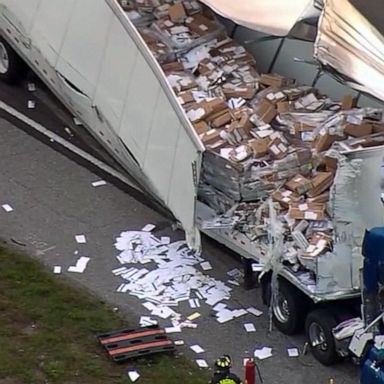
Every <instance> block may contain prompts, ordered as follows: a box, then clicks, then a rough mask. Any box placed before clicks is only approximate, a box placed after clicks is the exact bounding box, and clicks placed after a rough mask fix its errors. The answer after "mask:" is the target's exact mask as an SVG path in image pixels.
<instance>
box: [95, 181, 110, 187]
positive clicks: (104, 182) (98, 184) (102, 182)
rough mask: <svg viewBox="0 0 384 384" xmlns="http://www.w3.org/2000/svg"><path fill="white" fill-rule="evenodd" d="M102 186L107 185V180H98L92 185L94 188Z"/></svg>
mask: <svg viewBox="0 0 384 384" xmlns="http://www.w3.org/2000/svg"><path fill="white" fill-rule="evenodd" d="M102 185H107V182H106V181H105V180H98V181H94V182H93V183H92V186H93V187H101V186H102Z"/></svg>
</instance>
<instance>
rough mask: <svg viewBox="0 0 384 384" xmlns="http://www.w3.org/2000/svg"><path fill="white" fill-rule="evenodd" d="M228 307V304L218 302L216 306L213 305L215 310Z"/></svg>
mask: <svg viewBox="0 0 384 384" xmlns="http://www.w3.org/2000/svg"><path fill="white" fill-rule="evenodd" d="M226 307H227V304H224V303H219V304H216V305H215V306H214V307H213V310H214V311H217V312H219V311H221V310H222V309H224V308H226Z"/></svg>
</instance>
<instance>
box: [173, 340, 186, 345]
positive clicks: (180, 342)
mask: <svg viewBox="0 0 384 384" xmlns="http://www.w3.org/2000/svg"><path fill="white" fill-rule="evenodd" d="M174 344H175V345H184V340H176V341H175V342H174Z"/></svg>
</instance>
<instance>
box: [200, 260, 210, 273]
mask: <svg viewBox="0 0 384 384" xmlns="http://www.w3.org/2000/svg"><path fill="white" fill-rule="evenodd" d="M200 267H201V268H202V269H203V271H210V270H211V269H212V265H211V263H210V262H209V261H204V262H203V263H200Z"/></svg>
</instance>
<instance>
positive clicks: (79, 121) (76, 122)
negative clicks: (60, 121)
mask: <svg viewBox="0 0 384 384" xmlns="http://www.w3.org/2000/svg"><path fill="white" fill-rule="evenodd" d="M73 122H74V123H75V125H83V123H82V122H81V120H80V119H78V118H77V117H74V118H73Z"/></svg>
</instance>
